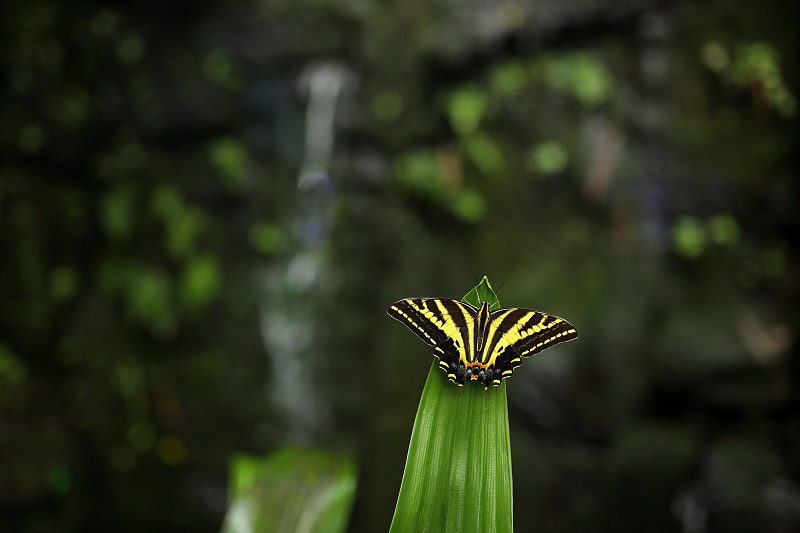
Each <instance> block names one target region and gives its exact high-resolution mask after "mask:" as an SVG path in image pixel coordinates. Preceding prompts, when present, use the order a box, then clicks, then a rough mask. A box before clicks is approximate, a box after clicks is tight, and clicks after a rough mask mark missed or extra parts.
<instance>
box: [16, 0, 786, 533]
mask: <svg viewBox="0 0 800 533" xmlns="http://www.w3.org/2000/svg"><path fill="white" fill-rule="evenodd" d="M590 4H591V5H590ZM797 10H798V6H797V4H796V3H795V2H789V1H786V0H769V1H767V2H766V3H752V4H745V3H726V2H701V3H687V2H669V1H668V2H663V3H657V4H652V3H641V2H612V1H611V0H603V1H601V2H600V3H585V2H572V1H570V2H564V1H559V2H556V1H554V0H552V1H551V0H541V1H537V2H519V3H514V4H509V3H499V4H493V3H475V4H470V5H466V4H464V5H462V4H458V3H453V2H445V1H440V0H434V1H432V2H428V3H419V2H411V3H403V2H399V3H392V4H385V5H384V4H379V3H375V2H355V3H354V2H349V1H345V0H325V1H313V0H308V1H303V2H250V1H245V2H237V3H224V2H211V3H204V4H192V3H186V2H171V1H167V2H161V3H158V4H152V5H147V6H146V9H141V6H125V5H122V4H119V5H99V4H94V3H64V2H55V1H53V0H27V1H24V2H23V1H21V0H11V1H7V2H3V3H2V4H0V46H1V48H0V50H1V53H0V66H1V67H2V72H3V76H2V79H1V80H0V89H1V90H0V94H1V95H2V97H0V98H1V99H0V116H2V117H3V119H2V121H0V154H2V163H0V455H1V456H2V460H3V461H2V464H3V467H2V468H0V530H3V531H6V530H8V531H20V532H25V533H28V532H31V533H33V532H40V531H64V532H77V531H81V532H84V531H89V532H92V531H98V532H99V531H121V532H125V531H141V530H148V531H170V532H176V531H193V532H195V531H207V532H211V531H219V528H220V524H221V522H222V519H223V516H224V513H225V508H226V503H227V502H226V498H225V494H226V483H227V469H228V464H229V460H230V458H231V457H232V456H233V455H235V454H237V453H239V452H242V451H244V452H248V453H252V454H255V455H266V454H267V453H269V451H270V450H273V449H277V448H278V447H280V446H281V445H284V444H286V443H287V442H297V441H298V440H304V441H305V442H306V443H312V444H314V445H317V446H321V447H328V446H333V447H337V448H346V449H350V450H352V451H353V454H354V457H355V461H356V462H357V463H358V465H359V472H360V474H359V484H358V489H357V496H356V501H355V506H354V509H353V514H352V520H351V522H350V524H349V526H348V529H349V530H351V531H376V530H385V529H386V528H387V527H388V525H389V522H390V519H391V516H392V510H393V509H394V505H395V502H396V496H397V488H398V487H399V485H400V480H401V477H402V471H403V461H404V460H405V458H406V453H407V448H406V443H407V437H408V432H409V429H410V428H411V426H412V423H413V413H414V409H415V407H416V405H417V401H418V399H419V392H420V390H421V388H422V386H423V382H424V379H425V378H424V376H425V375H426V374H425V372H426V371H427V369H428V363H429V360H428V359H427V358H425V357H423V358H420V359H419V360H416V359H411V358H404V359H402V360H400V359H399V355H398V354H404V353H405V354H407V353H415V352H416V349H415V347H416V344H415V339H413V338H410V339H406V338H405V337H406V335H405V332H402V331H395V330H394V329H393V326H394V324H391V323H390V321H389V320H388V319H386V317H385V316H384V313H383V310H384V309H385V307H386V305H387V303H388V302H391V301H394V300H396V299H398V298H401V297H404V296H411V295H426V296H436V295H440V296H453V295H458V294H459V293H460V291H462V290H463V287H464V286H465V284H468V283H469V282H470V281H471V280H472V279H473V276H474V275H475V274H476V273H478V272H487V273H489V274H490V275H491V276H492V278H493V279H496V280H506V281H507V283H506V285H505V286H504V290H503V292H502V294H501V297H502V299H503V301H504V303H506V304H508V305H517V306H525V307H533V308H537V307H540V308H542V309H548V310H552V311H553V312H554V313H556V314H559V315H564V316H569V317H570V318H571V321H574V323H575V324H576V326H577V327H578V328H579V329H580V331H581V338H582V341H581V342H580V343H570V345H569V348H558V349H554V351H553V353H549V352H548V355H547V357H542V358H536V359H534V360H532V361H530V362H529V364H527V365H525V366H524V367H523V368H521V369H520V372H522V373H521V374H519V375H515V378H514V380H513V382H512V383H511V385H510V386H509V387H508V399H509V420H510V424H511V426H512V439H513V440H514V442H512V447H514V449H525V450H530V451H531V452H530V453H526V454H520V456H517V455H515V464H514V468H515V486H514V491H515V494H516V500H517V502H518V507H517V509H516V512H515V522H516V526H517V529H518V530H519V531H527V530H535V531H540V532H549V533H565V532H572V531H596V530H598V529H607V530H613V531H641V530H647V531H652V532H662V531H663V532H668V531H669V532H671V531H708V532H717V531H725V532H726V533H727V532H729V531H733V532H737V531H741V532H747V531H759V532H760V531H775V532H783V531H791V530H795V529H797V526H798V523H800V483H798V481H797V480H798V478H800V470H799V468H800V466H798V465H800V458H798V452H797V450H800V432H798V430H797V428H798V427H800V420H798V415H797V413H798V412H800V408H798V389H799V388H800V386H799V383H798V377H797V376H798V375H800V372H798V371H797V370H798V368H800V362H798V361H800V359H798V357H800V355H798V354H800V350H798V338H800V336H799V335H798V331H800V327H798V322H800V316H798V307H797V301H798V292H799V289H798V287H799V286H800V285H798V282H797V280H798V276H799V274H798V264H800V262H799V261H798V250H800V243H799V242H798V235H800V230H799V229H798V220H799V219H798V216H797V205H798V181H797V161H798V157H797V150H798V146H800V143H798V139H797V131H798V130H797V95H798V70H797V62H796V61H795V60H794V58H795V57H796V56H797V33H796V29H795V26H796V24H795V21H796V19H797ZM321 64H335V65H336V66H337V68H339V69H340V70H341V71H344V72H346V75H345V76H344V77H343V78H342V79H343V80H345V81H342V83H341V87H340V88H341V91H340V92H339V93H337V96H336V99H335V100H336V101H335V103H330V102H329V103H328V105H329V107H328V108H325V109H327V110H328V111H329V112H330V117H329V118H330V124H332V131H333V132H334V137H333V139H328V140H329V141H331V143H330V146H331V147H332V154H331V157H330V160H329V161H328V163H327V164H326V165H320V166H319V168H318V169H317V172H318V174H319V175H317V174H315V175H314V176H313V177H314V179H315V180H316V181H314V183H316V184H318V185H317V186H316V187H314V188H309V189H303V190H298V187H297V177H298V174H299V172H300V168H301V167H304V161H306V162H307V161H308V160H307V159H306V158H309V157H311V155H310V154H309V149H308V147H307V144H306V142H307V139H308V138H309V137H314V135H308V133H309V132H306V131H305V130H304V128H305V124H306V118H307V112H308V110H309V98H310V97H311V96H310V95H311V92H312V91H310V90H309V85H308V72H309V71H310V70H313V68H315V67H317V66H319V65H321ZM319 79H323V78H319ZM328 81H330V79H328ZM340 81H341V80H340ZM323 88H325V86H324V84H323ZM329 88H330V87H329ZM311 133H314V134H316V135H322V134H324V132H322V133H320V132H311ZM312 162H313V163H316V162H317V160H314V161H312ZM573 318H574V320H573ZM271 326H272V327H271ZM276 331H277V332H278V333H279V335H277V336H276V337H277V340H276V339H273V338H268V337H269V335H270V334H273V333H274V332H276ZM280 342H283V343H285V345H287V346H290V347H295V346H296V347H299V348H297V349H296V350H288V349H283V350H281V349H277V348H275V346H277V345H279V344H280ZM573 344H574V345H575V346H572V345H573ZM268 346H269V348H268ZM416 348H418V347H416ZM297 383H305V384H306V388H305V389H297V388H296V387H295V388H293V387H294V384H297ZM287 406H289V407H291V408H292V409H288V407H287ZM291 413H293V414H291ZM301 415H302V416H301ZM293 417H298V418H303V420H302V421H301V422H302V423H303V424H305V425H304V427H306V428H308V431H307V432H306V433H304V434H302V435H303V437H302V439H301V438H300V436H299V435H301V433H300V432H298V431H297V430H296V428H297V426H298V423H299V422H298V421H297V420H293ZM519 502H523V503H522V504H519Z"/></svg>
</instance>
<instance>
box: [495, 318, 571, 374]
mask: <svg viewBox="0 0 800 533" xmlns="http://www.w3.org/2000/svg"><path fill="white" fill-rule="evenodd" d="M487 337H488V342H487V346H486V350H485V352H484V354H485V355H484V358H485V359H484V362H485V363H486V364H487V365H488V366H489V367H492V368H493V370H494V372H493V376H492V377H493V380H492V384H493V385H498V384H500V381H501V380H503V379H505V378H507V377H510V376H511V374H512V372H513V371H514V369H515V368H516V367H518V366H519V365H520V363H521V358H522V357H530V356H531V355H534V354H536V353H539V352H541V351H542V350H544V349H545V348H549V347H550V346H553V345H555V344H558V343H559V342H565V341H571V340H572V339H575V338H577V337H578V332H577V331H576V330H575V327H574V326H573V325H572V324H570V323H569V322H567V321H566V320H564V319H563V318H559V317H557V316H554V315H549V314H547V313H542V312H541V311H533V310H531V309H520V308H510V309H498V310H497V311H494V312H492V314H491V319H490V322H489V331H488V333H487Z"/></svg>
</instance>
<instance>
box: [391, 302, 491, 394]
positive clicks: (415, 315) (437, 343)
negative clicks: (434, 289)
mask: <svg viewBox="0 0 800 533" xmlns="http://www.w3.org/2000/svg"><path fill="white" fill-rule="evenodd" d="M387 312H388V313H389V316H391V317H392V318H394V319H396V320H399V321H400V322H402V323H403V324H405V325H406V326H407V327H408V329H410V330H411V331H413V332H414V333H416V334H417V336H418V337H419V338H420V339H422V340H423V341H425V342H426V343H427V344H429V345H431V346H433V347H434V353H435V355H436V357H438V358H439V366H440V367H441V368H442V369H443V370H444V371H445V372H447V377H448V379H450V380H451V381H453V382H458V381H459V380H458V379H457V378H458V374H459V369H462V368H465V365H466V363H467V362H469V361H472V360H473V356H472V353H473V351H474V350H473V345H474V342H473V341H472V339H474V338H475V332H474V327H475V326H474V325H475V315H476V314H477V312H478V310H477V309H476V308H475V307H473V306H471V305H469V304H465V303H462V302H459V301H457V300H451V299H449V298H406V299H404V300H399V301H397V302H395V303H393V304H392V305H391V306H390V307H389V309H388V311H387ZM462 372H463V371H462ZM460 381H461V383H463V377H462V378H461V380H460Z"/></svg>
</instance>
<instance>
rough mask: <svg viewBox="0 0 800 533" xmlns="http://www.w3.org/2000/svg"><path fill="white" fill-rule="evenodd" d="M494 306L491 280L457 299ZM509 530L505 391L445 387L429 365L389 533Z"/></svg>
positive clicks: (446, 383) (476, 385) (442, 376)
mask: <svg viewBox="0 0 800 533" xmlns="http://www.w3.org/2000/svg"><path fill="white" fill-rule="evenodd" d="M463 301H464V302H467V303H470V304H472V305H479V304H480V302H484V301H488V302H490V305H491V307H492V309H495V308H499V306H500V303H499V301H498V299H497V295H496V294H495V293H494V291H493V290H492V287H491V285H490V284H489V280H488V279H487V278H486V277H484V278H483V279H482V280H481V282H480V283H479V284H478V285H477V286H476V287H475V288H474V289H472V290H471V291H470V292H469V293H467V295H466V296H464V298H463ZM406 531H426V532H430V533H436V532H453V533H455V532H462V531H481V532H485V533H494V532H511V531H513V498H512V482H511V441H510V437H509V431H508V406H507V403H506V385H505V382H503V383H502V384H501V385H500V386H499V387H489V389H488V390H484V387H483V384H480V383H478V382H474V381H467V383H465V384H464V386H463V387H458V386H456V385H454V384H452V383H450V382H449V381H448V380H447V378H446V377H445V374H444V372H442V371H441V370H440V369H439V368H438V365H437V364H436V361H435V360H434V362H433V364H432V365H431V369H430V371H429V372H428V380H427V381H426V383H425V388H424V389H423V391H422V398H421V400H420V403H419V409H418V410H417V418H416V419H415V420H414V429H413V430H412V433H411V443H410V444H409V447H408V457H407V459H406V467H405V472H404V473H403V481H402V483H401V486H400V494H399V496H398V498H397V506H396V508H395V512H394V518H393V519H392V525H391V528H390V532H396V533H400V532H406Z"/></svg>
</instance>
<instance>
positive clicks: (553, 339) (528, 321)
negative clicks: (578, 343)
mask: <svg viewBox="0 0 800 533" xmlns="http://www.w3.org/2000/svg"><path fill="white" fill-rule="evenodd" d="M523 311H527V310H523ZM529 312H530V313H531V315H530V316H528V317H525V318H523V319H522V324H521V326H520V327H519V330H518V336H519V338H518V339H516V340H513V341H512V342H511V348H512V349H513V350H514V351H515V352H516V353H518V354H519V355H521V356H522V357H530V356H532V355H534V354H537V353H539V352H541V351H542V350H544V349H545V348H549V347H551V346H554V345H556V344H558V343H561V342H566V341H571V340H572V339H576V338H577V337H578V332H577V331H576V330H575V327H574V326H573V325H572V324H570V323H569V322H567V321H566V320H564V319H563V318H560V317H557V316H554V315H548V314H547V313H541V312H539V311H529ZM509 340H511V339H509Z"/></svg>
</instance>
